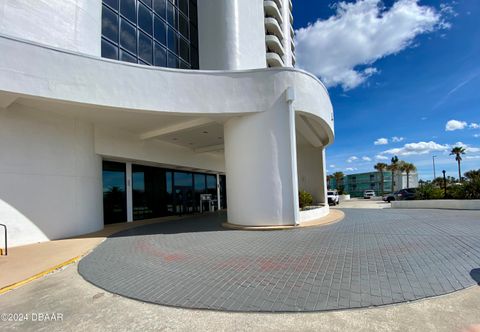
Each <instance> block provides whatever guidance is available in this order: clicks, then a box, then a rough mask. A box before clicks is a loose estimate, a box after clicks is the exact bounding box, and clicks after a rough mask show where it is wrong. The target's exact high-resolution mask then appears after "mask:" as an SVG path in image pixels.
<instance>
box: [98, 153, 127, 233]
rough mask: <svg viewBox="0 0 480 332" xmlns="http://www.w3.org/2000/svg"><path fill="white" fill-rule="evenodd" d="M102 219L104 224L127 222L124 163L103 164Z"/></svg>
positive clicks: (105, 162)
mask: <svg viewBox="0 0 480 332" xmlns="http://www.w3.org/2000/svg"><path fill="white" fill-rule="evenodd" d="M102 173H103V174H102V177H103V217H104V222H105V224H112V223H118V222H125V221H126V220H127V195H126V181H125V179H126V167H125V164H124V163H117V162H111V161H104V162H103V172H102Z"/></svg>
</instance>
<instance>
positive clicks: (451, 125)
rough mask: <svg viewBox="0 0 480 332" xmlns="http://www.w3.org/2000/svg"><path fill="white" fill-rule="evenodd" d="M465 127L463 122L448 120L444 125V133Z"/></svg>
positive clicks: (465, 124)
mask: <svg viewBox="0 0 480 332" xmlns="http://www.w3.org/2000/svg"><path fill="white" fill-rule="evenodd" d="M466 126H467V123H466V122H465V121H458V120H450V121H448V122H447V124H446V125H445V131H454V130H461V129H464V128H465V127H466Z"/></svg>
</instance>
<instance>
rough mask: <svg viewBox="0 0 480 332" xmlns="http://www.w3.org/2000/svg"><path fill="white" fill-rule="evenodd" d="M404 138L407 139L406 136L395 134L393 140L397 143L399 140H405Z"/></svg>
mask: <svg viewBox="0 0 480 332" xmlns="http://www.w3.org/2000/svg"><path fill="white" fill-rule="evenodd" d="M404 139H405V138H404V137H398V136H393V137H392V142H394V143H397V142H401V141H403V140H404Z"/></svg>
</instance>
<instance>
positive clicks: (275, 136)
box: [224, 92, 299, 226]
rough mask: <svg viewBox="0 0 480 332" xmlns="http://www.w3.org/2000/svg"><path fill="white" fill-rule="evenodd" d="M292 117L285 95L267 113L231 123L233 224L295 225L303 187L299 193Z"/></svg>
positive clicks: (228, 158) (228, 163)
mask: <svg viewBox="0 0 480 332" xmlns="http://www.w3.org/2000/svg"><path fill="white" fill-rule="evenodd" d="M289 118H290V117H289V105H288V103H287V101H286V99H285V92H283V93H282V95H281V98H278V99H277V100H276V102H275V103H274V104H273V105H271V107H269V108H268V109H266V110H265V111H264V112H259V113H255V114H249V115H245V116H241V117H234V118H231V119H229V120H228V121H227V122H225V127H224V129H225V130H224V133H225V171H226V174H227V201H228V202H227V206H228V222H229V223H231V224H236V225H242V226H276V225H294V224H295V221H294V219H295V215H294V214H295V213H298V210H299V209H298V188H293V181H295V183H296V182H297V180H296V178H297V175H296V171H294V172H292V169H291V168H292V165H293V164H292V151H291V147H293V146H292V145H295V140H294V141H293V144H292V141H291V138H290V135H289V134H288V132H289ZM295 160H296V158H295ZM293 174H295V175H293ZM292 176H293V177H294V180H293V181H292ZM295 211H297V212H295Z"/></svg>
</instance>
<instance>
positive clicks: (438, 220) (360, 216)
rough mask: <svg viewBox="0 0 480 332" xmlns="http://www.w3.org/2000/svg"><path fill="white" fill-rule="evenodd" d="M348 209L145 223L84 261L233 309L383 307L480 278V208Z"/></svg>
mask: <svg viewBox="0 0 480 332" xmlns="http://www.w3.org/2000/svg"><path fill="white" fill-rule="evenodd" d="M344 212H345V213H346V216H345V219H344V220H343V221H341V222H339V223H336V224H332V225H328V226H324V227H312V228H302V229H294V230H282V231H264V232H261V231H258V232H256V231H239V230H225V229H222V228H221V226H220V224H221V222H223V221H225V219H226V215H225V214H208V215H204V216H195V217H190V218H187V219H185V220H183V221H175V222H168V223H161V224H154V225H148V226H142V227H138V228H134V229H131V230H127V231H123V232H120V233H117V234H116V235H114V236H112V237H110V238H108V239H107V240H106V241H104V242H103V243H102V244H101V245H100V246H98V247H97V248H96V249H95V250H94V251H93V252H92V253H91V254H89V255H88V256H86V257H85V258H83V259H82V260H81V261H80V263H79V268H78V269H79V273H80V274H81V275H82V276H83V277H84V278H85V279H86V280H88V281H90V282H91V283H93V284H94V285H96V286H98V287H101V288H103V289H105V290H107V291H110V292H112V293H116V294H120V295H123V296H126V297H130V298H134V299H138V300H142V301H146V302H152V303H158V304H163V305H170V306H177V307H184V308H203V309H215V310H227V311H256V312H275V311H279V312H291V311H292V312H294V311H322V310H332V309H346V308H357V307H369V306H378V305H385V304H392V303H398V302H404V301H410V300H415V299H421V298H425V297H431V296H437V295H442V294H446V293H450V292H453V291H455V290H459V289H463V288H466V287H469V286H472V285H475V284H476V283H477V282H476V281H475V280H474V279H477V280H478V276H472V275H471V274H472V273H478V271H479V267H480V211H453V210H442V211H440V210H395V209H386V210H373V209H372V210H369V209H345V210H344ZM472 271H474V272H472ZM475 271H476V272H475Z"/></svg>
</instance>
